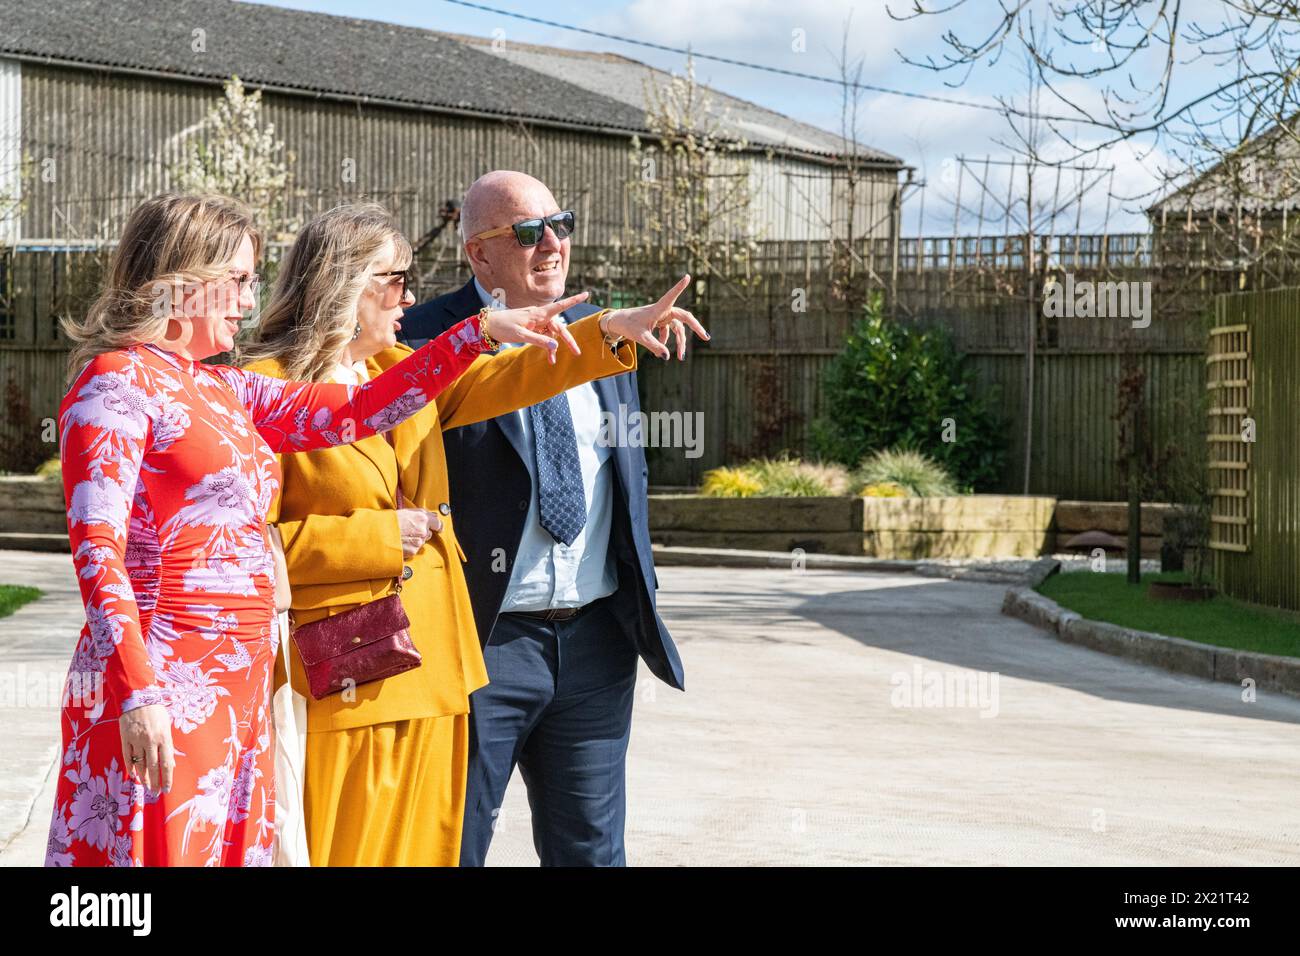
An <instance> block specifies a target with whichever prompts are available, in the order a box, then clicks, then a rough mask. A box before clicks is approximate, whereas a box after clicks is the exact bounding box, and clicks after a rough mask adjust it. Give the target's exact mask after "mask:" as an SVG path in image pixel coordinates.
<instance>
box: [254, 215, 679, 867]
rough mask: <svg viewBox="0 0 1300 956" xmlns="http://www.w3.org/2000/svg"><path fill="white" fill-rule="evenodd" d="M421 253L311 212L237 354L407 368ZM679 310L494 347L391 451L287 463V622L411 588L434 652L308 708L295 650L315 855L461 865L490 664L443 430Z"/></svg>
mask: <svg viewBox="0 0 1300 956" xmlns="http://www.w3.org/2000/svg"><path fill="white" fill-rule="evenodd" d="M410 262H411V248H410V245H409V244H408V243H407V241H406V240H405V239H404V238H403V237H402V235H401V233H400V231H399V230H398V229H397V227H396V225H395V224H394V222H393V220H392V219H391V217H390V216H389V215H388V214H387V213H386V212H385V211H384V210H383V208H382V207H379V206H375V205H373V204H357V205H349V206H341V207H338V208H336V209H333V210H331V211H330V212H327V213H325V214H323V215H322V216H319V217H317V218H316V219H315V220H313V221H312V222H311V223H309V224H308V225H307V226H306V227H305V228H304V229H303V231H302V233H300V235H299V237H298V239H297V241H296V242H295V243H294V245H293V248H292V249H291V250H290V252H289V254H288V256H287V257H286V259H285V262H284V265H283V268H282V270H281V273H280V276H279V278H278V280H277V283H276V288H275V292H274V295H273V297H272V301H271V304H270V305H269V306H268V308H267V310H266V313H265V315H264V317H263V320H262V323H261V325H260V326H259V328H258V330H257V333H256V335H255V337H254V340H253V342H252V344H251V345H250V346H249V347H247V348H245V349H244V358H245V362H246V363H247V367H248V368H249V369H250V370H252V371H257V372H261V373H263V374H267V375H273V376H277V377H281V378H289V379H302V380H310V381H341V382H349V383H351V382H356V383H359V382H363V381H366V380H368V379H370V378H373V377H374V376H376V375H378V374H380V373H381V372H382V371H383V370H384V369H386V368H388V367H390V366H392V365H393V364H395V363H397V362H399V361H400V360H401V359H402V358H403V357H404V356H406V355H407V354H409V353H410V351H411V350H410V349H409V348H407V347H406V346H404V345H398V344H397V343H396V338H395V336H394V332H395V331H396V330H397V329H398V328H400V326H399V324H398V323H399V322H400V318H401V310H402V307H403V306H407V305H410V304H411V301H412V299H411V298H410V297H409V296H408V294H407V292H406V288H405V270H406V269H407V268H408V265H409V263H410ZM680 313H681V310H677V309H672V308H671V307H668V308H667V309H666V310H665V309H664V308H663V307H662V305H661V304H656V305H653V306H646V307H643V308H639V309H620V310H615V311H609V310H606V311H605V312H600V313H597V314H594V315H591V316H589V317H587V318H584V319H581V320H579V321H577V322H574V323H573V324H572V325H570V326H569V327H568V331H569V333H570V335H571V337H572V340H573V344H574V345H576V347H577V349H579V350H580V354H577V355H575V354H572V353H571V350H570V349H569V348H565V347H558V348H556V349H554V350H553V351H548V350H546V349H539V348H519V349H510V350H507V351H503V352H501V353H500V354H497V355H492V356H483V357H482V358H480V359H479V360H477V361H476V362H475V364H474V365H472V366H471V367H470V368H469V370H468V371H466V372H465V373H464V374H463V375H462V376H461V377H460V378H459V379H458V380H457V381H456V382H455V383H454V384H453V385H451V386H449V387H448V388H447V390H446V391H444V392H443V393H442V394H441V395H440V396H439V397H438V400H437V403H436V404H435V403H432V402H431V403H430V404H429V405H428V406H427V407H426V408H424V409H423V410H422V411H420V412H418V413H417V414H415V415H413V416H412V417H411V418H410V419H408V420H407V421H405V422H403V423H402V424H400V425H398V426H397V427H396V428H394V429H392V431H391V433H390V434H391V438H392V444H390V443H389V442H388V441H387V440H386V439H385V438H384V437H383V436H375V437H372V438H363V439H361V440H360V441H357V442H355V443H354V444H352V445H347V446H341V447H338V448H330V449H323V450H320V451H312V452H305V453H294V454H285V455H282V456H281V458H280V464H281V468H282V470H283V473H284V477H283V483H282V488H281V492H280V496H279V498H278V499H277V501H276V502H275V504H274V505H273V506H272V514H271V519H270V520H271V521H272V522H274V523H276V524H277V526H278V528H279V530H280V534H281V537H282V538H283V542H284V555H285V561H286V564H287V570H288V577H289V583H290V586H291V589H292V614H293V619H294V624H295V625H296V626H301V625H303V624H307V623H310V622H311V621H315V620H319V619H321V618H324V617H327V616H330V615H334V614H340V613H342V612H344V611H348V610H351V609H352V608H355V607H357V606H359V605H361V604H365V603H367V602H370V601H374V600H377V599H379V598H382V597H384V596H386V595H389V594H392V593H393V592H394V588H395V583H396V582H397V581H398V580H401V581H402V584H403V587H402V589H401V592H400V594H401V598H400V600H401V602H402V605H403V607H404V609H405V610H406V613H407V616H408V618H409V619H410V622H411V628H410V631H411V637H412V640H413V642H414V644H415V646H416V649H417V650H418V651H419V652H420V654H421V657H422V659H423V660H422V663H421V665H420V666H419V667H416V668H414V669H412V670H408V671H406V672H404V673H401V674H398V675H396V676H393V677H388V678H385V679H383V680H379V681H374V682H370V683H365V684H360V685H358V686H357V687H355V688H354V689H353V691H352V692H351V693H344V694H334V695H332V696H328V697H325V698H323V699H321V700H314V699H312V698H311V696H310V694H308V692H307V682H306V678H305V675H304V673H303V670H302V666H301V661H300V659H299V658H298V656H297V655H294V656H293V672H294V673H293V684H294V687H295V689H298V690H300V691H301V692H302V693H304V694H307V748H306V766H305V783H304V810H305V816H306V824H307V843H308V850H309V854H310V858H311V862H312V865H314V866H403V865H414V866H437V865H444V866H454V865H455V864H456V862H457V859H458V857H459V853H460V832H461V821H462V817H463V812H464V794H465V779H466V767H467V762H468V744H469V723H468V719H467V715H468V712H469V695H470V694H471V693H472V692H473V691H474V690H476V689H478V688H479V687H481V686H483V685H484V684H486V683H487V673H486V670H485V668H484V664H483V656H482V650H481V647H480V644H479V639H478V634H477V632H476V629H475V626H474V618H473V614H472V612H471V608H470V601H469V592H468V590H467V589H466V585H465V578H464V573H463V571H462V569H461V562H462V561H463V560H464V554H463V552H462V551H461V550H460V546H459V545H458V544H457V542H456V534H455V529H454V502H449V501H448V488H447V471H446V464H445V460H444V457H443V442H442V430H443V429H445V428H456V427H458V426H460V425H466V424H470V423H473V422H477V421H483V420H485V419H488V418H493V417H495V416H497V415H503V414H505V413H507V412H509V411H512V410H514V409H517V408H522V407H524V406H527V405H531V404H534V403H536V402H540V401H543V400H545V399H547V398H549V397H551V396H552V395H556V394H559V393H560V392H562V391H564V390H567V389H569V388H571V387H573V386H575V385H578V384H581V383H583V382H586V381H590V380H593V379H597V378H603V377H605V376H608V375H617V374H619V373H621V372H625V371H628V370H630V369H633V368H635V367H636V349H635V346H634V345H632V344H631V342H630V341H623V342H621V343H616V344H607V343H610V342H611V339H612V335H613V334H615V333H616V334H621V335H623V336H626V337H627V338H628V339H631V340H639V341H642V342H643V343H644V342H647V338H646V337H645V336H652V335H653V333H654V331H655V330H663V329H664V328H665V327H667V326H669V325H670V324H671V323H673V322H675V321H679V320H685V321H689V322H691V323H693V319H686V318H685V317H684V316H682V315H681V314H680ZM607 335H609V336H611V338H607ZM661 336H662V331H661ZM656 351H658V350H657V349H656ZM665 351H666V350H665ZM483 480H484V481H486V482H491V481H492V476H491V475H490V474H485V475H484V476H483ZM399 489H400V493H401V496H400V498H399V495H398V492H399Z"/></svg>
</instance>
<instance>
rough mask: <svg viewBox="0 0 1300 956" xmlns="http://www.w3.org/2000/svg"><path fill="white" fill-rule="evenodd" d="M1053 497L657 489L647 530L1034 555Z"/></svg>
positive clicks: (815, 544) (674, 541)
mask: <svg viewBox="0 0 1300 956" xmlns="http://www.w3.org/2000/svg"><path fill="white" fill-rule="evenodd" d="M1054 504H1055V499H1053V498H1040V497H1022V496H1017V495H964V496H959V497H952V498H704V497H700V496H698V495H652V496H651V497H650V536H651V538H653V539H654V540H655V541H656V542H658V543H660V544H665V545H669V546H679V547H698V548H744V549H753V550H757V551H793V550H794V549H796V548H800V549H802V550H804V551H806V552H809V553H821V554H856V555H866V556H868V557H877V558H907V559H916V558H939V557H951V558H974V557H1037V556H1038V555H1039V554H1040V553H1042V551H1043V549H1044V548H1045V547H1047V546H1048V545H1049V544H1050V532H1051V523H1052V512H1053V506H1054Z"/></svg>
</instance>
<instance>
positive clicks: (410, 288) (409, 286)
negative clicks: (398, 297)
mask: <svg viewBox="0 0 1300 956" xmlns="http://www.w3.org/2000/svg"><path fill="white" fill-rule="evenodd" d="M390 276H400V277H401V287H402V298H403V299H405V298H406V293H407V292H410V293H411V295H415V275H414V270H413V269H395V270H393V271H392V272H376V273H375V274H374V276H373V277H372V278H375V279H387V278H389V277H390ZM397 285H398V283H396V282H389V283H386V287H387V288H389V289H391V288H394V287H395V286H397Z"/></svg>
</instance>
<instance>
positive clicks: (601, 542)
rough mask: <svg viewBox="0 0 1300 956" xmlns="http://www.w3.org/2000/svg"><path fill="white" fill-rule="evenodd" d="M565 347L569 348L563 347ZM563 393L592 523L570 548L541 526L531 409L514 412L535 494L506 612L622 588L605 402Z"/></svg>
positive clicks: (592, 395)
mask: <svg viewBox="0 0 1300 956" xmlns="http://www.w3.org/2000/svg"><path fill="white" fill-rule="evenodd" d="M474 288H475V289H476V290H477V291H478V295H479V299H480V300H481V301H482V303H483V304H484V305H485V306H487V307H488V308H503V306H502V304H501V303H500V302H497V301H495V300H494V299H493V298H492V296H491V295H489V294H488V292H487V290H486V289H484V288H483V286H482V285H481V284H480V283H479V281H478V279H475V280H474ZM505 347H506V348H510V347H511V346H510V345H506V346H505ZM560 348H567V346H565V345H564V344H563V343H561V344H560ZM564 394H565V397H567V398H568V400H569V413H570V415H572V416H573V432H574V437H575V438H576V439H577V444H578V464H579V466H580V470H581V478H582V491H583V498H584V499H585V501H586V506H587V523H586V524H585V525H583V528H582V530H581V531H580V532H578V536H577V537H576V538H575V539H574V540H573V544H571V545H566V544H565V543H564V542H562V541H556V540H555V539H554V538H552V537H551V533H550V532H549V531H547V530H546V529H545V528H543V527H542V523H541V518H540V515H539V514H538V507H537V458H536V452H535V450H534V447H533V425H532V420H531V419H530V417H529V414H528V409H527V408H521V409H519V410H518V411H517V412H514V413H513V414H514V415H516V416H518V421H519V424H520V426H521V427H522V429H523V433H524V447H525V448H526V449H527V450H528V453H527V454H526V455H525V456H524V464H525V465H526V466H527V468H528V477H529V479H530V480H531V482H532V494H531V496H530V497H529V500H528V514H527V516H526V517H525V518H524V533H523V537H521V538H520V539H519V552H518V553H517V554H516V555H515V566H514V569H513V570H512V571H511V573H510V584H509V586H508V587H507V588H506V595H505V600H504V601H502V603H501V610H502V611H545V610H549V609H550V608H560V607H581V606H582V605H584V604H590V603H591V602H592V601H596V600H599V599H600V598H603V597H605V596H607V595H610V594H613V593H614V591H615V590H617V588H618V577H617V575H616V573H615V570H614V560H613V558H614V556H613V554H612V553H611V551H610V547H609V538H610V528H611V525H612V523H613V517H614V464H613V462H612V461H611V459H612V458H613V456H614V453H613V449H612V448H609V447H608V446H606V445H602V444H600V443H598V442H597V438H598V437H599V435H600V425H601V418H600V415H601V407H600V398H599V396H598V395H597V394H596V389H595V386H593V385H592V384H591V383H590V382H586V383H584V384H582V385H576V386H574V387H573V388H571V389H569V390H568V391H567V392H565V393H564ZM576 477H578V476H575V478H576ZM453 505H454V502H453Z"/></svg>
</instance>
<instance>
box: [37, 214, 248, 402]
mask: <svg viewBox="0 0 1300 956" xmlns="http://www.w3.org/2000/svg"><path fill="white" fill-rule="evenodd" d="M245 236H248V237H250V238H251V239H252V240H253V254H254V258H255V259H256V258H257V257H260V256H261V252H262V237H261V234H260V233H259V232H258V231H257V228H256V226H254V224H253V215H252V213H251V212H250V211H249V210H248V208H247V207H246V206H245V205H244V204H243V203H240V202H238V201H237V200H234V199H230V198H228V197H226V196H216V195H190V196H186V195H177V194H166V195H162V196H155V197H154V198H152V199H147V200H145V201H144V202H142V203H141V204H140V205H139V206H137V207H136V208H135V210H134V211H133V212H132V213H131V216H130V218H129V219H127V222H126V228H125V229H123V230H122V238H121V240H120V241H119V242H118V244H117V249H116V250H114V252H113V258H112V260H111V262H110V263H109V268H108V277H107V279H106V280H105V283H104V288H103V291H102V292H100V294H99V296H98V297H97V298H96V299H95V301H94V303H92V304H91V306H90V308H89V309H88V310H87V311H86V315H85V317H84V318H81V319H73V318H64V319H63V320H62V321H61V322H60V325H61V327H62V328H63V333H64V334H65V335H66V336H67V337H68V338H70V339H71V340H72V342H73V347H72V352H71V354H70V355H69V356H68V384H69V385H71V384H72V382H73V381H74V380H75V379H76V377H77V375H78V374H79V373H80V372H81V370H82V369H83V368H85V366H86V364H87V363H88V362H89V361H90V360H91V359H93V358H94V357H95V356H96V355H100V354H102V353H104V352H111V351H113V350H115V349H122V348H129V347H131V346H133V345H143V344H146V343H155V344H156V343H158V342H161V341H162V340H163V337H164V335H165V334H166V331H167V320H168V318H169V317H170V310H163V309H159V308H158V307H157V306H158V301H159V297H158V296H159V293H158V290H159V288H160V286H162V287H168V286H170V287H176V286H178V285H180V284H185V283H195V284H198V283H204V282H212V281H215V280H218V279H222V278H224V275H225V273H224V270H225V268H226V264H227V263H229V262H230V260H231V259H233V258H234V257H235V254H236V253H237V252H238V251H239V244H240V243H241V242H243V240H244V237H245Z"/></svg>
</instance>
